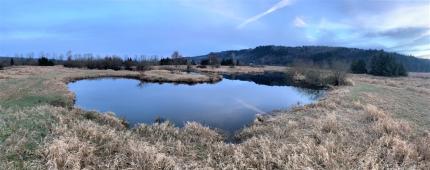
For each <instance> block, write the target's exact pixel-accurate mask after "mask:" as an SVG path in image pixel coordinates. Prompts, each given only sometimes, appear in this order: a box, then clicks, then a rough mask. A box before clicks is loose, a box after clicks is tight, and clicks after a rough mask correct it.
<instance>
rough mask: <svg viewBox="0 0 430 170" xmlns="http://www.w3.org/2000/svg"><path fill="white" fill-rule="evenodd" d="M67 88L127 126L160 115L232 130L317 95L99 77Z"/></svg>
mask: <svg viewBox="0 0 430 170" xmlns="http://www.w3.org/2000/svg"><path fill="white" fill-rule="evenodd" d="M69 88H70V90H71V91H73V92H75V94H76V105H77V106H79V107H82V108H84V109H88V110H98V111H102V112H106V111H112V112H115V113H116V114H117V115H118V116H119V117H124V118H125V119H127V121H128V122H130V123H131V124H135V123H141V122H143V123H153V122H154V120H155V119H156V118H157V117H161V118H164V119H167V120H170V121H172V122H174V123H175V124H176V125H178V126H183V123H184V122H186V121H198V122H200V123H203V124H206V125H209V126H211V127H215V128H220V129H223V130H226V131H230V132H232V131H235V130H238V129H240V128H242V127H244V126H245V125H247V124H249V123H250V122H252V121H253V120H254V118H255V114H256V113H260V114H261V113H267V112H271V111H272V110H275V109H287V108H289V107H291V106H292V105H295V104H297V103H300V104H308V103H310V102H312V101H314V100H315V98H316V96H318V95H317V94H314V92H315V91H314V90H303V89H300V88H295V87H291V86H267V85H258V84H255V83H253V82H249V81H241V80H228V79H224V80H222V81H221V82H219V83H216V84H197V85H184V84H177V85H175V84H171V83H164V84H158V83H143V84H141V82H139V81H137V80H133V79H112V78H103V79H93V80H81V81H77V82H74V83H70V84H69Z"/></svg>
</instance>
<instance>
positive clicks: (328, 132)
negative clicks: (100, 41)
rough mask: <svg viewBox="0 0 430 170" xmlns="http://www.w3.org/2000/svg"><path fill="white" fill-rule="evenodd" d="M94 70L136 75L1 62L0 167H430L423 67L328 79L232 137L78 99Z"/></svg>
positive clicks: (429, 95)
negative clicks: (121, 113)
mask: <svg viewBox="0 0 430 170" xmlns="http://www.w3.org/2000/svg"><path fill="white" fill-rule="evenodd" d="M240 69H241V70H249V69H250V68H245V67H244V68H240ZM277 69H278V68H277ZM233 71H234V70H230V72H233ZM162 72H163V73H164V72H165V71H162ZM152 73H153V74H151V75H154V76H155V78H156V79H157V80H160V81H161V80H162V78H163V77H161V78H160V77H159V75H162V74H158V73H155V72H154V71H152ZM172 74H174V75H172ZM179 74H183V73H179ZM148 75H150V74H149V72H148ZM165 75H166V77H165V78H166V80H167V77H169V78H171V76H175V75H176V74H175V73H174V72H169V73H168V72H166V74H165ZM100 76H126V77H142V74H140V73H137V72H129V71H111V70H107V71H106V70H103V71H102V70H99V71H97V70H81V69H68V68H63V67H59V66H56V67H13V68H8V69H6V70H1V71H0V153H2V154H0V169H47V168H51V169H83V168H87V169H127V168H131V169H185V168H189V169H195V168H204V169H207V168H216V169H218V168H224V169H247V168H251V169H305V168H311V169H387V168H389V169H391V168H402V169H403V168H405V169H406V168H410V169H429V168H430V134H429V131H430V112H429V111H430V76H429V75H428V74H411V76H410V77H406V78H381V77H373V76H366V75H352V76H350V79H351V81H352V82H353V84H354V85H352V86H343V87H337V88H334V89H332V90H330V91H329V92H328V93H327V95H326V96H325V97H324V98H323V99H321V100H320V101H319V102H318V103H316V104H311V105H307V106H303V107H297V108H294V109H292V110H290V111H281V112H276V113H274V114H273V115H271V116H264V117H259V118H258V119H257V120H256V121H255V122H254V124H252V125H251V126H250V127H248V128H245V129H243V130H242V131H241V132H239V133H238V134H237V135H236V138H237V140H238V141H240V142H238V143H234V144H233V143H225V142H224V136H222V135H221V134H219V133H217V132H216V131H214V130H212V129H209V128H207V127H203V126H201V125H200V124H198V123H195V122H189V123H188V124H187V125H186V126H185V127H184V128H176V127H174V126H173V125H172V124H170V123H169V122H166V123H162V124H153V125H147V124H141V125H139V126H138V127H136V128H132V129H130V128H128V127H127V124H126V123H125V122H124V121H122V120H120V119H118V118H116V117H115V116H114V115H112V114H99V113H96V112H89V111H84V110H80V109H78V108H74V107H73V99H74V95H73V94H72V93H71V92H69V91H68V90H67V86H66V82H69V81H72V80H75V79H81V78H90V77H100ZM182 76H184V75H182ZM185 76H186V75H185ZM178 77H181V76H178ZM155 78H154V80H155ZM186 78H187V79H189V77H186ZM208 80H209V79H208ZM172 81H176V80H172Z"/></svg>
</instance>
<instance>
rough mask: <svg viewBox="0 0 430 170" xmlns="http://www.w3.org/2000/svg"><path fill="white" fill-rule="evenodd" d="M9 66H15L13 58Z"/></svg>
mask: <svg viewBox="0 0 430 170" xmlns="http://www.w3.org/2000/svg"><path fill="white" fill-rule="evenodd" d="M10 65H11V66H13V65H15V61H13V58H11V59H10Z"/></svg>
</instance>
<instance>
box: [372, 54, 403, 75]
mask: <svg viewBox="0 0 430 170" xmlns="http://www.w3.org/2000/svg"><path fill="white" fill-rule="evenodd" d="M369 73H370V74H373V75H376V76H389V77H393V76H407V71H406V69H405V68H404V66H403V65H402V64H400V63H397V62H396V60H395V58H394V57H392V56H390V55H388V54H383V53H380V54H379V55H378V56H375V57H373V58H372V60H371V63H370V72H369Z"/></svg>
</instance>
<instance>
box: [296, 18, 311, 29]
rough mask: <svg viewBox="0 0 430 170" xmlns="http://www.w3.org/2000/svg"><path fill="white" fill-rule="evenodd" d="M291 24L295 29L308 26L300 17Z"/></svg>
mask: <svg viewBox="0 0 430 170" xmlns="http://www.w3.org/2000/svg"><path fill="white" fill-rule="evenodd" d="M293 24H294V26H295V27H297V28H304V27H306V26H307V25H308V24H307V23H306V22H305V21H304V20H303V19H302V18H301V17H296V18H295V19H294V22H293Z"/></svg>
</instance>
